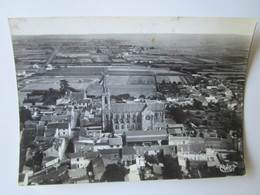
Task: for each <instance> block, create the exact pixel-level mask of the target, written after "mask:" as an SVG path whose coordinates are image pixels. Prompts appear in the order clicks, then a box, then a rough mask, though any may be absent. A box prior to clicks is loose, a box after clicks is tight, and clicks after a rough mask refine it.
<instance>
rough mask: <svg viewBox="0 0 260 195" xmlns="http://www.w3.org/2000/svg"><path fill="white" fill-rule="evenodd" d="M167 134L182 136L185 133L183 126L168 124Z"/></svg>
mask: <svg viewBox="0 0 260 195" xmlns="http://www.w3.org/2000/svg"><path fill="white" fill-rule="evenodd" d="M167 132H168V134H169V135H173V136H182V135H183V133H184V125H183V124H167Z"/></svg>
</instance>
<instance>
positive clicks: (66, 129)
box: [44, 122, 71, 137]
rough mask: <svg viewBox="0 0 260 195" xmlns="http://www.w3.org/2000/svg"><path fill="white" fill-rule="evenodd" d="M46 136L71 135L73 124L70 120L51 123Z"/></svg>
mask: <svg viewBox="0 0 260 195" xmlns="http://www.w3.org/2000/svg"><path fill="white" fill-rule="evenodd" d="M44 136H45V137H52V136H57V137H69V136H71V125H70V123H68V122H58V123H49V124H48V125H47V129H46V130H45V132H44Z"/></svg>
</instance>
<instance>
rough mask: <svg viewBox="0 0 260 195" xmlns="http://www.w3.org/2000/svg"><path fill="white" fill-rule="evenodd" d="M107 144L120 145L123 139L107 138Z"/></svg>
mask: <svg viewBox="0 0 260 195" xmlns="http://www.w3.org/2000/svg"><path fill="white" fill-rule="evenodd" d="M108 143H109V145H112V146H116V145H122V144H123V141H122V138H121V137H116V138H108Z"/></svg>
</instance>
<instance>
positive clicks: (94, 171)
mask: <svg viewBox="0 0 260 195" xmlns="http://www.w3.org/2000/svg"><path fill="white" fill-rule="evenodd" d="M105 171H106V167H105V164H104V161H103V158H101V157H96V158H94V159H92V160H91V162H90V164H89V166H88V167H87V174H88V177H89V182H90V183H92V182H100V181H101V179H102V176H103V174H104V172H105Z"/></svg>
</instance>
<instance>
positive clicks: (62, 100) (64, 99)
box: [56, 97, 70, 105]
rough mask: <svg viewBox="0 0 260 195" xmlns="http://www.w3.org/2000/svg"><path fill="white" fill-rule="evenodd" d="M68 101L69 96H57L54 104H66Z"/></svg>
mask: <svg viewBox="0 0 260 195" xmlns="http://www.w3.org/2000/svg"><path fill="white" fill-rule="evenodd" d="M69 103H70V99H69V98H64V97H63V98H59V99H57V100H56V105H68V104H69Z"/></svg>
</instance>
